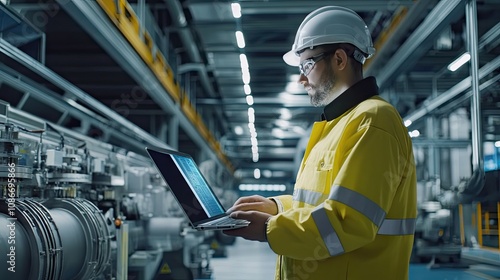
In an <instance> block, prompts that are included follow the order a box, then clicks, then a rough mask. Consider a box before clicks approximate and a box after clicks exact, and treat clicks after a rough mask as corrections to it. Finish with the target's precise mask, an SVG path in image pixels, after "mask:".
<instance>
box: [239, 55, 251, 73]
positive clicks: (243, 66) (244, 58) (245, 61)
mask: <svg viewBox="0 0 500 280" xmlns="http://www.w3.org/2000/svg"><path fill="white" fill-rule="evenodd" d="M240 66H241V69H242V70H243V69H248V68H249V67H248V59H247V55H246V54H244V53H242V54H240Z"/></svg>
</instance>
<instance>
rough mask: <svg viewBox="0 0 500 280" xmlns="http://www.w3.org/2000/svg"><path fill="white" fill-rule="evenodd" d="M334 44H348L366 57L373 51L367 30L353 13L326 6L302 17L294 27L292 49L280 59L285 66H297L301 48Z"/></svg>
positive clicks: (340, 8) (344, 9) (345, 9)
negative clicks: (296, 28)
mask: <svg viewBox="0 0 500 280" xmlns="http://www.w3.org/2000/svg"><path fill="white" fill-rule="evenodd" d="M336 43H349V44H352V45H354V46H356V47H357V48H358V49H359V50H360V51H362V52H363V53H364V54H365V55H366V58H369V57H370V56H372V55H373V54H374V53H375V48H374V47H373V43H372V38H371V36H370V31H369V30H368V27H367V26H366V24H365V22H364V21H363V19H362V18H361V17H360V16H359V15H358V14H357V13H356V12H354V11H353V10H351V9H348V8H344V7H338V6H327V7H322V8H319V9H317V10H315V11H313V12H311V13H310V14H308V15H307V16H306V18H305V19H304V21H302V23H301V24H300V26H299V29H298V30H297V34H296V35H295V42H294V43H293V45H292V49H291V50H290V51H289V52H287V53H286V54H285V55H283V60H284V61H285V62H286V63H287V64H288V65H291V66H298V65H299V52H300V51H301V50H304V49H306V48H313V47H316V46H319V45H325V44H336ZM360 62H361V61H360ZM363 62H364V59H363ZM363 62H361V63H363Z"/></svg>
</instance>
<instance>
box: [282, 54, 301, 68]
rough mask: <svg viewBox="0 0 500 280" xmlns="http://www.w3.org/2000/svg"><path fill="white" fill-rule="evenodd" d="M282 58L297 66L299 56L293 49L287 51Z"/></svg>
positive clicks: (287, 62)
mask: <svg viewBox="0 0 500 280" xmlns="http://www.w3.org/2000/svg"><path fill="white" fill-rule="evenodd" d="M283 60H284V61H285V63H286V64H288V65H290V66H299V63H300V57H298V56H297V55H296V54H295V52H294V51H289V52H287V53H285V54H284V55H283Z"/></svg>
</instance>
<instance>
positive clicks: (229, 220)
mask: <svg viewBox="0 0 500 280" xmlns="http://www.w3.org/2000/svg"><path fill="white" fill-rule="evenodd" d="M205 224H206V225H230V224H237V225H244V224H248V221H247V220H240V219H234V218H231V217H230V216H225V217H222V218H220V219H217V220H214V221H210V222H207V223H205Z"/></svg>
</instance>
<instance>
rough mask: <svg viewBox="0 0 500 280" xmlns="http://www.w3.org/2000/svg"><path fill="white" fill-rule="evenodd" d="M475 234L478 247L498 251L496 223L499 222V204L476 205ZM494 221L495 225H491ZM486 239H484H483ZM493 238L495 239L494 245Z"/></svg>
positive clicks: (499, 240) (499, 237)
mask: <svg viewBox="0 0 500 280" xmlns="http://www.w3.org/2000/svg"><path fill="white" fill-rule="evenodd" d="M476 217H477V232H478V234H477V235H478V238H477V239H478V240H477V241H478V243H479V246H481V247H482V248H485V249H494V250H500V234H499V228H498V223H499V221H500V203H499V202H497V203H496V204H493V203H491V202H490V203H484V205H482V204H481V203H477V204H476ZM491 220H496V223H493V224H492V223H491V222H490V221H491ZM485 238H486V239H485ZM493 238H496V240H495V242H498V243H496V244H495V242H494V240H493Z"/></svg>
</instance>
